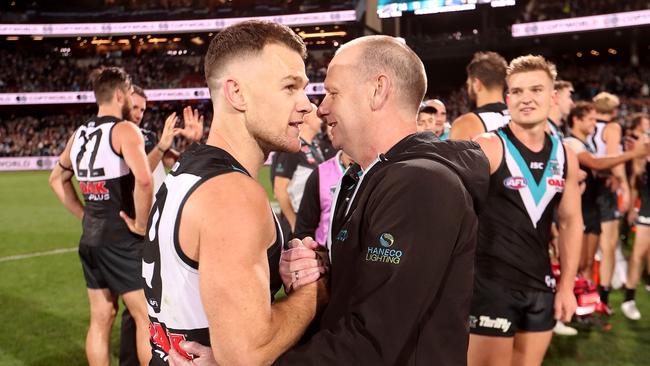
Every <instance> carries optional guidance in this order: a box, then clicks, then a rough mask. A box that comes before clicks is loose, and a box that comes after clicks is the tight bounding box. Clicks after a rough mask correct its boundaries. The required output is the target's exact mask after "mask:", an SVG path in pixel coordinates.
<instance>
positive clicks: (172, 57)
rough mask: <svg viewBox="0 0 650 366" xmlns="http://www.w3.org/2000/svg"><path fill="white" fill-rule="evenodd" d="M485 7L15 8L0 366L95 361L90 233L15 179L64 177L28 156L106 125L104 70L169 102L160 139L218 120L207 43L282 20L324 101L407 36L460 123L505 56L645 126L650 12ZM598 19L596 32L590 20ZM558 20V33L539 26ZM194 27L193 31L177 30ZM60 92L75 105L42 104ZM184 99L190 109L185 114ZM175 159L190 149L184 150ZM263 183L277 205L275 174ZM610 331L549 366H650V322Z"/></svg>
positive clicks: (1, 19) (7, 104)
mask: <svg viewBox="0 0 650 366" xmlns="http://www.w3.org/2000/svg"><path fill="white" fill-rule="evenodd" d="M478 2H479V3H480V4H476V1H466V0H456V1H448V2H446V3H448V4H451V5H450V6H441V4H443V3H445V2H444V1H429V2H419V3H420V5H421V6H420V7H419V8H417V7H414V6H413V5H414V4H410V5H409V4H406V3H404V4H395V2H391V1H378V2H377V1H349V0H341V1H336V0H332V1H309V0H305V1H279V0H276V1H272V0H269V1H252V0H247V1H223V0H221V1H219V0H146V1H138V0H124V1H120V0H94V1H57V2H51V1H19V0H15V1H12V0H9V1H3V2H2V4H0V44H1V45H2V47H1V48H0V169H1V170H2V172H0V208H1V210H0V278H1V280H0V309H2V311H0V324H3V325H5V331H4V332H2V333H1V334H0V365H3V366H4V365H83V364H85V363H86V361H85V356H84V337H85V331H86V327H87V324H88V306H87V299H86V293H85V289H84V282H83V278H82V274H81V270H80V264H79V260H78V256H77V254H76V244H77V242H78V238H79V234H80V225H79V223H78V222H77V221H76V220H75V219H74V218H73V217H72V216H71V215H69V214H68V213H67V212H66V211H65V209H64V208H63V207H62V206H61V205H60V204H59V203H58V201H57V200H56V198H55V196H54V195H53V194H52V193H51V192H50V190H49V187H48V185H47V177H48V172H47V170H44V171H24V172H17V171H12V170H16V169H20V168H21V167H23V166H26V165H27V164H28V163H33V164H35V167H36V168H43V169H44V168H48V167H50V166H51V161H50V160H47V159H45V158H39V159H35V160H34V161H29V159H26V157H46V156H56V155H57V154H58V153H59V152H60V151H61V149H62V148H63V146H64V144H65V141H66V139H67V137H68V136H69V135H70V134H71V133H72V131H73V130H74V129H75V128H76V126H78V125H79V124H80V123H81V122H82V121H83V120H84V119H85V118H86V116H89V115H91V114H92V113H93V112H94V111H95V109H96V107H95V105H94V104H92V103H90V102H89V100H88V94H87V93H84V91H88V90H90V88H89V84H88V74H89V73H90V71H91V70H92V69H94V68H96V67H98V66H100V65H118V66H123V67H125V68H126V70H127V71H128V72H129V73H130V74H131V75H132V77H133V79H134V81H135V83H137V84H139V85H141V86H143V87H144V88H145V89H147V92H148V95H149V96H150V99H157V100H156V101H150V102H149V104H148V108H149V109H148V111H147V112H146V113H145V120H144V126H145V127H148V128H151V129H153V130H156V131H159V130H160V129H161V125H162V122H163V121H164V117H165V116H166V115H167V114H169V113H171V112H172V111H180V110H181V108H182V107H183V106H185V105H192V106H194V107H195V108H198V109H199V110H201V111H202V113H204V114H205V115H206V121H209V120H210V117H211V107H210V104H209V102H208V100H207V99H205V98H206V94H205V90H204V89H203V88H204V87H205V85H204V81H203V77H202V74H203V71H202V59H201V55H202V54H203V53H204V51H205V49H206V48H207V44H208V43H209V40H210V37H211V36H212V35H213V34H214V33H215V32H216V31H218V29H217V28H219V27H220V25H223V24H226V23H227V22H228V21H235V20H236V18H241V17H250V16H271V17H272V19H274V20H278V21H281V22H285V23H287V24H289V25H290V26H291V27H292V28H293V29H294V30H296V32H298V33H299V34H300V35H301V36H302V37H303V38H304V39H305V41H306V43H307V45H308V48H309V51H310V56H309V59H308V60H307V71H308V75H309V77H310V81H311V82H312V83H314V84H312V85H310V86H309V87H308V92H309V93H310V94H311V97H312V98H313V99H314V100H315V101H318V98H319V97H320V96H319V93H320V92H321V90H322V89H321V87H320V86H319V84H318V83H319V82H322V80H323V78H324V76H325V70H326V66H327V62H328V60H329V58H331V56H332V54H333V52H334V51H335V50H336V48H337V47H338V46H339V45H340V44H342V43H344V42H346V41H347V40H350V39H352V38H355V37H357V36H361V35H364V34H376V33H383V34H390V35H395V36H400V37H403V38H404V39H405V41H406V42H407V44H409V45H410V46H411V47H412V48H413V49H414V50H415V51H416V52H417V53H418V54H419V55H420V57H421V58H422V59H423V61H424V62H425V65H426V68H427V73H428V77H429V91H428V96H429V97H437V98H440V99H442V100H443V101H444V102H445V104H446V105H447V111H448V116H449V120H450V121H453V119H454V118H455V117H457V116H458V115H460V114H461V113H463V112H466V111H467V110H469V108H470V105H469V101H468V100H467V96H466V93H465V91H464V86H463V85H464V81H465V71H464V67H465V65H466V64H467V62H468V61H469V59H470V57H471V55H472V53H473V52H475V51H478V50H494V51H497V52H500V53H501V54H503V55H504V56H505V57H506V58H507V59H511V58H512V57H514V56H517V55H520V54H527V53H539V54H542V55H544V56H546V57H547V58H549V59H551V60H553V61H555V62H556V63H557V64H558V69H559V76H560V78H562V79H565V80H569V81H572V82H573V83H574V86H575V89H576V99H589V98H590V97H591V96H593V95H595V94H596V93H597V92H599V91H602V90H607V91H610V92H613V93H615V94H618V95H619V96H621V97H622V101H623V105H622V108H621V114H622V115H623V116H625V115H628V114H629V113H631V112H633V111H646V112H647V108H648V107H647V106H648V103H649V102H650V99H649V95H650V90H649V83H650V68H649V67H648V65H649V63H648V61H650V32H648V30H650V27H648V24H650V11H649V10H646V9H647V8H648V2H647V1H614V0H592V1H588V0H549V1H536V0H529V1H526V0H521V1H520V0H517V1H511V0H505V1H492V2H490V1H478ZM378 3H379V10H380V11H379V12H377V9H378ZM422 5H431V7H429V8H426V7H422ZM401 10H404V11H401ZM632 12H633V13H632ZM378 13H380V14H381V16H382V18H380V17H379V16H378ZM416 13H417V14H416ZM425 13H428V14H425ZM325 14H327V16H325ZM586 16H592V17H595V18H587V19H581V18H580V17H586ZM197 20H203V21H204V24H203V25H199V26H196V27H194V28H192V27H191V25H192V24H194V23H192V22H191V21H195V23H196V21H197ZM127 21H128V22H152V21H153V22H156V23H155V25H156V26H157V28H155V29H157V30H158V31H151V30H142V31H138V32H131V33H125V34H121V33H120V32H119V31H118V29H119V25H120V24H124V23H121V22H127ZM168 21H169V22H168ZM174 21H181V22H180V23H178V22H174ZM182 21H188V22H182ZM545 21H553V22H552V23H538V22H545ZM71 23H84V24H86V25H87V26H89V24H93V23H101V24H102V25H100V26H98V27H97V28H93V29H94V31H93V32H90V31H88V30H80V29H81V28H73V27H68V28H72V29H66V30H65V32H67V33H65V32H62V33H60V34H59V33H57V32H58V31H59V30H60V29H62V28H66V26H65V25H66V24H71ZM181 23H182V24H185V23H187V24H186V26H187V27H186V28H183V30H177V29H176V28H179V27H181V26H182V24H181ZM107 24H110V26H107ZM160 24H163V26H160ZM55 25H58V27H57V26H55ZM201 27H203V28H201ZM190 28H191V29H190ZM188 29H190V30H188ZM545 33H546V34H545ZM260 87H263V86H260ZM49 92H70V93H67V94H44V93H49ZM179 98H180V99H186V98H189V100H181V101H179V100H174V99H179ZM207 128H209V126H206V129H207ZM177 148H179V149H181V150H182V149H183V148H184V146H182V143H181V142H180V141H178V143H177ZM17 158H19V159H17ZM32 169H33V168H32ZM260 182H261V183H262V184H263V185H264V186H265V187H266V188H267V191H268V192H269V197H270V199H273V197H272V193H271V191H270V182H269V178H268V171H267V170H265V171H263V174H261V176H260ZM621 301H622V294H621V293H620V292H615V293H614V294H613V295H612V304H613V308H614V309H618V305H619V304H620V302H621ZM637 303H638V305H639V308H640V310H641V312H642V313H645V314H648V313H650V301H649V299H648V294H647V293H640V294H639V296H638V297H637ZM612 322H613V330H612V331H611V332H609V333H603V332H600V331H597V330H585V331H581V332H580V333H579V335H578V336H577V337H569V338H559V337H555V338H554V340H553V343H552V345H551V348H550V349H549V352H548V354H547V357H546V361H545V364H547V365H578V364H580V365H605V364H608V365H643V364H647V363H648V360H650V347H648V345H649V344H650V322H649V321H648V320H647V319H646V318H642V320H641V321H639V322H630V321H627V320H626V319H625V318H624V317H623V316H622V314H620V312H617V314H616V315H615V316H614V317H613V318H612ZM116 323H117V322H116ZM117 326H119V324H116V328H115V329H114V342H113V346H114V347H113V353H114V354H116V351H117V335H118V330H117ZM115 363H116V362H115Z"/></svg>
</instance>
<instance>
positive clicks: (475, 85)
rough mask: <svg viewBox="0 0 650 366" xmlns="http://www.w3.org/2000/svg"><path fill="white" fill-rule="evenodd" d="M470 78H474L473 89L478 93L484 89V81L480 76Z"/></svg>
mask: <svg viewBox="0 0 650 366" xmlns="http://www.w3.org/2000/svg"><path fill="white" fill-rule="evenodd" d="M470 80H472V89H474V91H475V92H476V93H478V92H480V91H483V89H485V88H484V86H483V83H482V82H481V80H479V79H478V78H472V79H470Z"/></svg>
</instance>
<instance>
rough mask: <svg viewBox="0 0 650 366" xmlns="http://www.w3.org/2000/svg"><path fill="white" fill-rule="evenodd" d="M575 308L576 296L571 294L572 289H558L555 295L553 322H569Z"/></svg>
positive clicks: (576, 304)
mask: <svg viewBox="0 0 650 366" xmlns="http://www.w3.org/2000/svg"><path fill="white" fill-rule="evenodd" d="M577 307H578V303H577V301H576V295H574V294H573V288H567V289H559V290H558V291H557V292H556V293H555V320H559V321H561V322H563V323H568V322H570V321H571V318H572V317H573V314H575V312H576V308H577Z"/></svg>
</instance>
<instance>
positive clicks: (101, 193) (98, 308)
mask: <svg viewBox="0 0 650 366" xmlns="http://www.w3.org/2000/svg"><path fill="white" fill-rule="evenodd" d="M93 89H94V93H95V98H96V100H97V105H98V106H99V109H98V111H97V115H96V116H95V117H92V118H91V119H90V120H88V121H87V122H86V123H85V124H83V125H82V126H81V127H79V129H77V130H76V131H75V133H74V135H73V136H72V137H71V138H70V140H69V141H68V144H67V145H66V148H65V150H64V151H63V153H62V154H61V157H60V159H59V163H58V165H57V166H56V167H55V168H54V170H53V171H52V174H51V176H50V185H51V186H52V188H53V190H54V191H55V193H56V194H57V196H58V198H59V200H60V201H61V202H62V203H63V204H64V206H65V207H66V208H67V209H68V210H69V211H70V212H72V213H73V214H74V215H75V216H77V217H79V218H80V219H82V224H83V232H82V235H81V240H80V242H79V255H80V257H81V262H82V267H83V270H84V277H85V279H86V286H87V287H88V299H89V302H90V327H89V328H88V334H87V337H86V355H87V357H88V363H89V364H90V365H108V364H109V363H110V353H109V344H110V334H111V328H112V325H113V320H114V319H115V315H116V312H117V306H118V305H117V298H118V297H119V296H121V297H122V299H123V301H124V303H125V304H126V307H127V308H128V309H129V311H130V313H131V315H132V316H133V318H134V319H135V322H136V338H137V352H138V360H139V362H140V364H141V365H146V364H148V362H149V359H150V357H151V356H150V355H151V348H150V346H149V342H148V331H147V327H148V322H149V321H148V319H147V309H146V303H145V299H144V293H143V291H142V280H141V278H140V276H141V258H142V257H141V248H142V235H144V229H145V226H146V218H147V216H148V214H149V208H150V207H151V197H152V178H151V172H150V170H149V164H148V162H147V157H146V155H145V153H144V141H143V137H142V134H141V133H140V130H139V129H138V127H137V126H136V125H135V124H134V123H132V122H128V121H126V120H124V118H127V117H128V116H129V114H130V111H131V108H132V101H131V94H132V92H133V89H132V86H131V78H130V77H129V75H128V74H126V73H125V72H124V71H123V70H122V69H119V68H115V67H111V68H107V69H103V70H102V71H100V72H99V73H98V75H97V76H96V79H95V80H94V82H93ZM73 176H75V177H76V179H77V180H78V181H79V188H80V190H81V192H82V194H83V196H84V201H85V204H82V203H81V202H80V201H79V199H78V198H77V195H76V194H75V190H74V188H73V186H72V177H73ZM134 214H135V219H131V218H130V217H129V216H133V215H134ZM120 216H122V218H120ZM123 219H124V220H123Z"/></svg>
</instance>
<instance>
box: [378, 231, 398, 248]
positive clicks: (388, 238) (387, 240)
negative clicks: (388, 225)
mask: <svg viewBox="0 0 650 366" xmlns="http://www.w3.org/2000/svg"><path fill="white" fill-rule="evenodd" d="M394 242H395V238H393V236H392V235H391V234H389V233H383V234H381V235H380V236H379V244H381V246H382V247H384V248H388V247H390V246H391V245H393V243H394Z"/></svg>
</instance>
